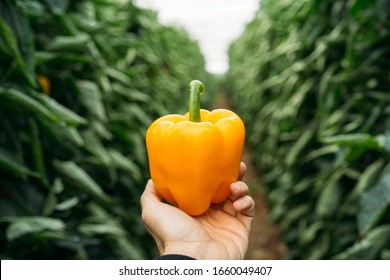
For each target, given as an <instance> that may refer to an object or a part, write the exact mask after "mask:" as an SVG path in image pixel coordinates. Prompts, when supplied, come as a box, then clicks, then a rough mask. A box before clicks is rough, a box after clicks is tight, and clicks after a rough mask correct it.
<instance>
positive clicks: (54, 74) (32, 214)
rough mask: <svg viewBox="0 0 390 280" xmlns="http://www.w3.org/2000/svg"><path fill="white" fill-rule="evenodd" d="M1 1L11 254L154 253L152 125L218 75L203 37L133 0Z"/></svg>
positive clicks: (0, 161) (1, 169)
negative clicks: (148, 197)
mask: <svg viewBox="0 0 390 280" xmlns="http://www.w3.org/2000/svg"><path fill="white" fill-rule="evenodd" d="M0 3H1V4H0V65H1V68H0V178H1V180H0V216H1V218H0V228H1V231H0V232H1V233H0V258H15V259H20V258H22V259H34V258H44V259H140V258H150V257H151V256H153V254H154V253H155V251H154V244H153V242H151V237H150V236H149V235H148V234H147V232H146V230H145V228H144V227H143V225H142V223H141V220H140V205H139V198H140V195H141V193H142V191H143V188H144V185H145V183H146V180H147V179H148V177H149V174H148V166H147V164H148V163H147V155H146V151H145V145H144V134H145V130H146V128H147V127H148V125H149V124H150V123H151V122H152V121H153V120H154V119H155V118H157V117H159V116H161V115H163V114H167V113H184V112H185V111H186V105H187V101H186V100H187V94H188V83H189V82H190V81H191V80H193V79H200V80H202V81H203V82H204V83H205V84H206V85H207V84H208V83H209V82H210V81H211V80H210V77H209V75H208V73H207V72H206V71H205V70H204V69H205V63H204V59H203V56H202V54H201V52H200V50H199V47H198V45H197V44H196V42H194V41H192V40H191V39H190V38H189V36H188V35H187V34H186V33H185V32H184V31H183V30H178V29H176V28H173V27H170V26H164V25H161V24H159V23H158V21H157V19H156V16H155V14H154V13H153V12H151V11H148V10H143V9H140V8H138V7H136V6H135V5H134V4H133V3H132V1H119V0H117V1H105V0H84V1H71V0H67V1H52V0H46V1H43V0H42V1H41V0H29V1H25V0H1V2H0ZM210 83H211V82H210Z"/></svg>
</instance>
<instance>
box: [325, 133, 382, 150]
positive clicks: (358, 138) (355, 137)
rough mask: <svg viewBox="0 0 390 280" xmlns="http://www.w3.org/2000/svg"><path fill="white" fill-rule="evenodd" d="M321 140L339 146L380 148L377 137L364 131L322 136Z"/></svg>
mask: <svg viewBox="0 0 390 280" xmlns="http://www.w3.org/2000/svg"><path fill="white" fill-rule="evenodd" d="M321 142H323V143H325V144H329V145H335V144H336V145H340V146H360V147H365V148H368V149H376V150H379V149H381V143H380V142H379V141H378V139H377V138H376V137H374V136H372V135H370V134H366V133H356V134H345V135H336V136H329V137H325V138H323V139H322V141H321Z"/></svg>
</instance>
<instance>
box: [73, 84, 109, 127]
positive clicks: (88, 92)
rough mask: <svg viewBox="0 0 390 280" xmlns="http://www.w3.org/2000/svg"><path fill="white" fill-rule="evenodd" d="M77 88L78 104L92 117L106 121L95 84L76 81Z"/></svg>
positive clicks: (99, 93) (99, 92)
mask: <svg viewBox="0 0 390 280" xmlns="http://www.w3.org/2000/svg"><path fill="white" fill-rule="evenodd" d="M77 87H78V89H79V92H80V103H81V104H83V105H84V106H85V108H86V109H87V110H88V112H89V113H90V114H91V115H92V116H95V117H96V118H98V119H99V120H101V121H106V120H107V116H106V111H105V109H104V105H103V101H102V93H101V91H100V89H99V87H98V86H97V85H96V84H95V83H93V82H90V81H86V80H83V81H78V82H77Z"/></svg>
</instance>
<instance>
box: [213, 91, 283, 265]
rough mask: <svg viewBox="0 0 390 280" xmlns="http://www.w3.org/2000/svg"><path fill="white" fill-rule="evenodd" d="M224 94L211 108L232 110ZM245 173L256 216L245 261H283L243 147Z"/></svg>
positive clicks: (249, 157)
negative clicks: (254, 204)
mask: <svg viewBox="0 0 390 280" xmlns="http://www.w3.org/2000/svg"><path fill="white" fill-rule="evenodd" d="M231 107H232V106H231V105H230V104H229V103H228V101H227V98H226V95H225V93H224V92H220V94H219V95H218V97H217V99H216V101H215V103H214V106H213V108H215V109H217V108H225V109H232V108H231ZM243 162H245V164H246V167H247V171H246V173H245V176H244V179H243V180H244V181H245V183H247V185H248V186H249V188H250V190H251V196H252V197H253V199H254V200H255V203H256V215H255V218H254V220H253V224H252V230H251V233H250V236H249V248H248V252H247V255H246V257H245V259H247V260H278V259H284V255H285V253H286V251H287V249H286V246H285V245H284V244H283V243H282V241H281V239H280V234H279V231H278V228H277V226H275V225H272V224H271V223H270V222H269V220H268V214H269V208H268V205H267V203H266V200H265V198H264V188H263V187H262V186H263V183H262V181H261V178H260V177H259V175H258V174H257V172H256V170H255V169H254V167H253V165H252V153H251V152H250V150H249V148H248V147H247V146H245V148H244V153H243Z"/></svg>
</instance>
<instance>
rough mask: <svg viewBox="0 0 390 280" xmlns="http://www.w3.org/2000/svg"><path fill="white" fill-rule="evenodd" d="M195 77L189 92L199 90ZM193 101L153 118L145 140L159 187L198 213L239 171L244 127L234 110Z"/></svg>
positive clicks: (218, 198) (224, 192) (223, 193)
mask: <svg viewBox="0 0 390 280" xmlns="http://www.w3.org/2000/svg"><path fill="white" fill-rule="evenodd" d="M199 83H200V82H199V81H192V82H191V84H190V88H191V93H193V92H196V91H200V93H202V91H203V90H204V88H202V87H203V84H201V83H200V84H199ZM200 85H201V86H200ZM199 86H200V87H199ZM198 95H200V94H199V93H198ZM191 98H192V97H190V99H191ZM196 98H197V97H195V99H196ZM192 101H193V100H192ZM192 101H191V100H190V112H189V113H187V114H185V115H167V116H163V117H161V118H159V119H157V120H156V121H155V122H153V123H152V124H151V126H150V127H149V128H148V130H147V133H146V145H147V151H148V159H149V168H150V173H151V177H152V180H153V182H154V185H155V187H156V190H157V191H158V193H159V194H160V195H161V196H162V197H163V198H164V199H165V200H166V201H168V202H169V203H171V204H173V205H176V206H178V207H179V208H180V209H181V210H183V211H184V212H186V213H187V214H189V215H191V216H198V215H201V214H203V213H204V212H206V211H207V209H208V208H209V207H210V204H212V203H219V202H222V201H224V200H225V199H226V198H227V197H228V196H229V195H230V184H231V183H233V182H234V181H237V179H238V176H239V170H240V162H241V156H242V150H243V146H244V138H245V127H244V124H243V122H242V120H241V119H240V117H239V116H238V115H237V114H235V113H234V112H232V111H229V110H225V109H218V110H214V111H211V112H209V111H207V110H200V109H199V106H200V105H199V99H198V100H196V101H195V103H196V104H195V105H194V104H192V105H191V102H192ZM193 107H195V121H194V110H192V109H193ZM191 119H192V120H191Z"/></svg>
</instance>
